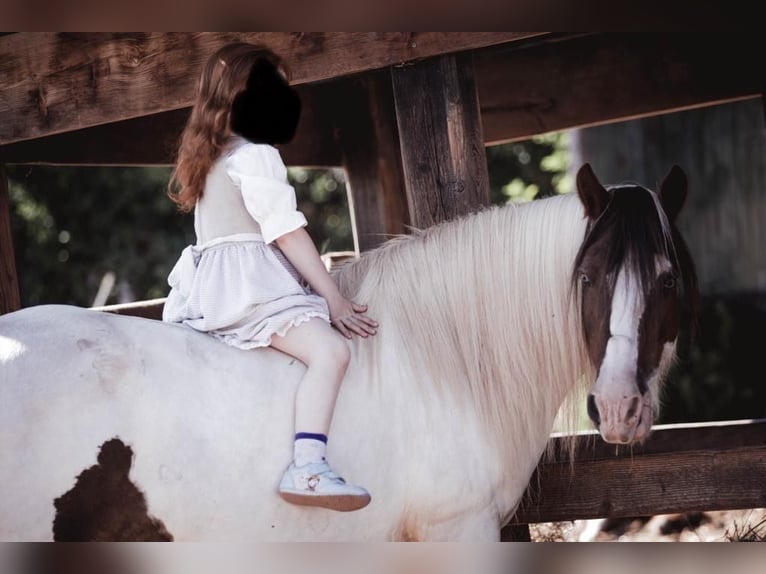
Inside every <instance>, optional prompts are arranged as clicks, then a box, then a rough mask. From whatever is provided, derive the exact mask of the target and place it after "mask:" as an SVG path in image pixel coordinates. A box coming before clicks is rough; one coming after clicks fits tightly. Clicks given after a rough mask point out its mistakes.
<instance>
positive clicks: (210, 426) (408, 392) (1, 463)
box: [0, 195, 593, 541]
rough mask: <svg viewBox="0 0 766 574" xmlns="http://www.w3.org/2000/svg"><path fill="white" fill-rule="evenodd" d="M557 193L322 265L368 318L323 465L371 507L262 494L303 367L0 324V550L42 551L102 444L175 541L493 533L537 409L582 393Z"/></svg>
mask: <svg viewBox="0 0 766 574" xmlns="http://www.w3.org/2000/svg"><path fill="white" fill-rule="evenodd" d="M585 229H586V220H585V218H584V217H583V210H582V205H581V204H580V202H579V201H578V198H577V196H576V195H572V196H565V197H559V198H553V199H547V200H542V201H538V202H535V203H533V204H529V205H525V206H521V207H504V208H493V209H489V210H485V211H483V212H481V213H478V214H475V215H471V216H468V217H465V218H462V219H460V220H458V221H453V222H450V223H446V224H442V225H439V226H436V227H434V228H431V229H429V230H426V231H424V232H423V233H421V234H417V235H414V236H409V237H404V238H398V239H396V240H393V241H391V242H389V243H388V244H386V245H385V246H383V247H382V248H380V249H378V250H375V251H373V252H370V253H368V254H365V255H364V256H363V257H362V260H361V261H359V262H356V263H354V264H352V265H349V266H347V267H346V268H344V269H342V270H341V271H340V273H339V275H338V281H339V284H340V286H341V288H342V289H343V290H344V291H345V292H346V293H347V294H348V295H350V296H352V297H354V298H355V299H356V300H358V301H360V302H365V303H368V304H369V308H370V309H369V313H370V315H371V316H372V317H375V318H376V319H378V320H379V322H380V328H379V333H378V335H377V336H376V337H372V338H370V339H366V340H362V339H359V338H356V339H354V340H353V341H352V342H351V343H350V345H351V349H352V360H351V366H350V368H349V371H348V374H347V377H346V380H345V382H344V384H343V386H342V389H341V392H340V396H339V399H338V403H337V408H336V411H335V416H334V419H333V423H332V428H331V430H330V435H329V436H330V440H329V445H328V458H329V460H330V461H331V462H332V464H333V466H334V467H335V469H336V470H337V471H338V472H339V473H341V474H342V475H344V476H347V477H348V478H349V480H352V481H354V482H355V483H358V484H361V485H363V486H365V487H366V488H367V489H368V490H369V491H370V493H371V495H372V502H371V504H370V505H369V506H368V507H367V508H365V509H363V510H361V511H357V512H352V513H337V512H332V511H329V510H324V509H319V508H304V507H297V506H292V505H289V504H287V503H285V502H284V501H282V500H281V499H280V498H279V496H278V495H277V491H276V488H277V484H278V481H279V479H280V477H281V473H282V471H283V470H284V468H285V466H286V465H287V464H288V462H289V461H290V458H291V455H292V433H293V425H292V422H293V421H292V418H293V397H294V393H295V390H296V386H297V384H298V383H299V381H300V378H301V375H302V374H303V372H304V367H303V365H302V364H301V363H300V362H299V361H297V360H294V359H292V358H290V357H288V356H286V355H284V354H281V353H279V352H277V351H275V350H272V349H260V350H256V351H240V350H237V349H234V348H231V347H228V346H226V345H225V344H223V343H221V342H219V341H217V340H215V339H214V338H212V337H209V336H207V335H204V334H200V333H197V332H195V331H193V330H191V329H189V328H186V327H184V326H180V325H170V324H164V323H161V322H158V321H151V320H147V319H140V318H134V317H125V316H118V315H111V314H106V313H101V312H96V311H90V310H86V309H80V308H76V307H68V306H39V307H33V308H28V309H23V310H21V311H19V312H16V313H11V314H9V315H6V316H3V317H0V484H2V486H3V491H4V494H3V496H2V498H0V539H2V540H6V541H9V540H27V541H32V540H49V539H51V536H52V531H51V525H52V522H53V520H54V516H55V509H54V505H53V501H54V500H55V499H56V498H57V497H60V496H61V495H62V494H63V493H65V492H67V491H68V490H70V489H71V488H72V487H73V485H74V484H75V480H76V478H77V476H78V474H79V473H81V472H82V471H83V470H84V469H86V468H88V467H90V466H92V465H94V464H96V456H97V454H98V451H99V447H100V445H102V444H103V443H104V442H105V441H107V440H109V439H111V438H113V437H118V438H119V439H121V440H122V441H123V442H124V443H125V444H126V445H128V446H130V447H131V448H132V450H133V452H134V459H133V465H132V468H131V470H130V478H131V480H132V482H133V483H134V484H135V485H137V486H138V488H139V489H140V490H142V491H143V492H144V494H145V496H146V500H147V503H148V510H149V513H150V514H151V515H152V516H154V517H156V518H158V519H159V520H161V521H162V522H163V523H164V525H165V526H166V528H167V530H168V531H169V532H170V533H171V534H172V535H173V537H174V539H175V540H178V541H192V540H205V541H215V540H219V541H233V540H259V541H273V540H347V541H352V540H497V539H498V537H499V532H500V528H501V527H502V526H503V525H504V524H505V523H506V522H507V521H508V520H509V519H510V517H511V516H512V513H513V511H514V509H515V508H516V506H517V505H518V503H519V501H520V499H521V497H522V495H523V493H524V491H525V488H526V486H527V483H528V481H529V478H530V476H531V474H532V472H533V470H534V468H535V466H536V464H537V463H538V461H539V458H540V456H541V454H542V453H543V451H544V449H545V446H546V443H547V440H548V437H549V434H550V431H551V429H552V426H553V423H554V418H555V416H556V413H557V411H558V409H559V407H560V405H561V404H562V401H563V400H564V399H565V397H566V395H567V394H568V393H569V392H570V391H572V390H573V389H575V387H576V386H577V384H578V382H590V381H592V380H593V379H592V374H593V373H592V367H591V366H590V364H589V362H588V360H587V358H586V353H585V351H584V346H583V342H582V335H581V331H580V326H579V319H578V312H577V305H576V304H575V303H574V302H575V298H574V297H572V293H571V290H570V277H571V272H572V261H573V260H574V257H575V254H576V252H577V249H578V247H579V245H580V243H581V242H582V239H583V236H584V233H585Z"/></svg>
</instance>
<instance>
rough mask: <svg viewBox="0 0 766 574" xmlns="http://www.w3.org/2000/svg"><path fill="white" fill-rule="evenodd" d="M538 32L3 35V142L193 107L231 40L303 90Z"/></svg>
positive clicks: (0, 138)
mask: <svg viewBox="0 0 766 574" xmlns="http://www.w3.org/2000/svg"><path fill="white" fill-rule="evenodd" d="M536 34H538V33H534V32H382V33H377V32H366V33H365V32H293V33H289V32H180V33H174V32H153V33H92V32H87V33H52V32H21V33H17V34H9V35H7V36H2V37H0V117H2V118H3V121H2V122H0V145H3V144H7V143H11V142H14V141H20V140H25V139H31V138H35V137H42V136H46V135H51V134H55V133H60V132H65V131H71V130H75V129H81V128H85V127H90V126H94V125H99V124H104V123H111V122H116V121H121V120H125V119H129V118H135V117H139V116H146V115H151V114H156V113H160V112H165V111H170V110H176V109H179V108H184V107H188V106H190V105H191V103H192V100H193V97H194V91H195V86H196V82H197V78H198V75H199V71H200V69H201V66H202V65H203V64H204V62H205V60H206V59H207V58H208V57H209V56H210V54H212V53H213V52H214V51H215V50H217V49H218V48H219V47H221V46H223V45H224V44H227V43H229V42H232V41H248V42H253V43H257V44H263V45H266V46H268V47H269V48H271V49H272V50H274V51H275V52H276V53H277V54H280V55H281V56H282V57H283V59H284V60H285V62H286V63H287V65H288V66H289V68H290V69H291V71H292V76H293V81H294V83H296V84H304V83H308V82H316V81H320V80H327V79H330V78H337V77H340V76H344V75H348V74H354V73H358V72H363V71H366V70H371V69H376V68H383V67H386V66H390V65H397V64H401V63H403V62H407V61H411V60H415V59H418V58H424V57H429V56H433V55H436V54H443V53H450V52H457V51H461V50H471V49H474V48H480V47H483V46H489V45H492V44H497V43H501V42H511V41H515V40H520V39H523V38H527V37H530V36H534V35H536Z"/></svg>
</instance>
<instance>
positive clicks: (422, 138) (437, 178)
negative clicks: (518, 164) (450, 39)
mask: <svg viewBox="0 0 766 574" xmlns="http://www.w3.org/2000/svg"><path fill="white" fill-rule="evenodd" d="M392 79H393V86H394V101H395V105H396V119H397V124H398V127H399V137H400V142H401V152H402V167H403V171H404V179H405V186H406V191H407V203H408V208H409V212H410V221H411V224H412V225H413V226H414V227H416V228H420V229H422V228H426V227H429V226H431V225H433V224H435V223H439V222H441V221H445V220H448V219H452V218H454V217H456V216H459V215H463V214H465V213H468V212H470V211H473V210H475V209H476V208H478V207H480V206H484V205H487V204H488V203H489V184H488V176H487V160H486V155H485V151H484V140H483V136H482V129H481V120H480V117H479V104H478V99H477V95H476V84H475V79H474V75H473V60H472V56H471V54H470V53H468V54H460V55H447V56H440V57H437V58H432V59H429V60H424V61H422V62H418V63H416V64H413V65H410V66H404V67H399V68H394V69H393V70H392Z"/></svg>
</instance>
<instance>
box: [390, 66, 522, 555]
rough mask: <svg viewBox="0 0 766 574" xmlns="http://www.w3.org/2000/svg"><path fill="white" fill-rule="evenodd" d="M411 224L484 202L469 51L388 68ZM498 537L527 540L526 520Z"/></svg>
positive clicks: (483, 174) (484, 173)
mask: <svg viewBox="0 0 766 574" xmlns="http://www.w3.org/2000/svg"><path fill="white" fill-rule="evenodd" d="M392 80H393V86H394V98H395V104H396V119H397V123H398V125H399V137H400V141H401V150H402V165H403V171H404V179H405V186H406V191H407V202H408V206H409V210H410V220H411V222H412V225H413V226H415V227H417V228H420V229H424V228H426V227H429V226H431V225H433V224H435V223H439V222H441V221H444V220H448V219H452V218H454V217H457V216H459V215H463V214H465V213H468V212H471V211H475V210H476V209H478V208H481V207H482V206H485V205H487V204H489V183H488V182H489V177H488V175H487V158H486V153H485V151H484V138H483V134H482V127H481V116H480V113H479V99H478V93H477V90H476V81H475V79H474V73H473V57H472V55H471V54H459V55H448V56H441V57H439V58H434V59H431V60H425V61H422V62H419V63H417V64H414V65H407V66H402V67H397V68H393V69H392ZM500 538H501V540H503V541H519V542H522V541H529V540H530V536H529V528H528V527H527V526H526V525H519V524H514V525H509V526H506V527H505V528H503V529H502V530H501V533H500Z"/></svg>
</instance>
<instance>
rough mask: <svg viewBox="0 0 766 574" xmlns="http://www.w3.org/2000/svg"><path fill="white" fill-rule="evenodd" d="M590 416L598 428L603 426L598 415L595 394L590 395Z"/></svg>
mask: <svg viewBox="0 0 766 574" xmlns="http://www.w3.org/2000/svg"><path fill="white" fill-rule="evenodd" d="M588 416H589V417H590V420H592V421H593V423H594V424H595V425H596V426H598V425H600V424H601V415H599V414H598V407H597V406H596V397H595V396H594V395H593V393H591V394H589V395H588Z"/></svg>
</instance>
